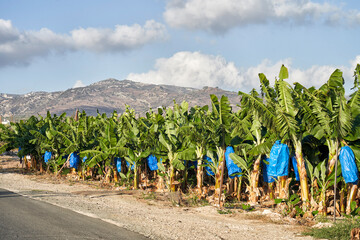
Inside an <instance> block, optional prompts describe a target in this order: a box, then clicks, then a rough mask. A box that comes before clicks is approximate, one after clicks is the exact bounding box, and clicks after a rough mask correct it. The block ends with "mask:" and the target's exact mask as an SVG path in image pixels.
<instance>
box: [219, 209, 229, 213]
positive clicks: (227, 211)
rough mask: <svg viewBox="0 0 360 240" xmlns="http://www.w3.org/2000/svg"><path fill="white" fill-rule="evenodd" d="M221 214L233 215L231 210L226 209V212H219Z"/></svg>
mask: <svg viewBox="0 0 360 240" xmlns="http://www.w3.org/2000/svg"><path fill="white" fill-rule="evenodd" d="M217 211H218V213H219V214H232V211H231V210H229V209H224V210H221V209H219V210H217Z"/></svg>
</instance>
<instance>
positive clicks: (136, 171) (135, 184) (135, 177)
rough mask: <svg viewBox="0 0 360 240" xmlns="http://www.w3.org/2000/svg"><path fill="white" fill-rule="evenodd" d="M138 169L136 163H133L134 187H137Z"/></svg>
mask: <svg viewBox="0 0 360 240" xmlns="http://www.w3.org/2000/svg"><path fill="white" fill-rule="evenodd" d="M139 175H140V174H139V169H138V166H137V163H135V164H134V189H139Z"/></svg>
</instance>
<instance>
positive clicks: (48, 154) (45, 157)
mask: <svg viewBox="0 0 360 240" xmlns="http://www.w3.org/2000/svg"><path fill="white" fill-rule="evenodd" d="M50 159H51V152H48V151H46V152H45V154H44V161H45V163H48V162H49V160H50Z"/></svg>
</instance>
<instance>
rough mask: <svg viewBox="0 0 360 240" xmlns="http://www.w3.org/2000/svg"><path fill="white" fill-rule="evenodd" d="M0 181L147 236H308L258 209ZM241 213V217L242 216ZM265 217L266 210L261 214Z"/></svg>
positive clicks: (7, 176) (21, 178)
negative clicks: (228, 210) (222, 209)
mask: <svg viewBox="0 0 360 240" xmlns="http://www.w3.org/2000/svg"><path fill="white" fill-rule="evenodd" d="M0 187H1V188H4V189H8V190H10V191H13V192H16V193H19V194H21V195H24V196H28V197H30V198H33V199H37V200H40V201H45V202H48V203H51V204H54V205H57V206H60V207H63V208H67V209H70V210H73V211H76V212H79V213H82V214H84V215H87V216H91V217H95V218H100V219H102V220H104V221H107V222H110V223H113V224H115V225H117V226H120V227H124V228H126V229H128V230H131V231H134V232H138V233H140V234H143V235H145V236H147V237H150V238H152V239H247V240H249V239H312V238H311V237H308V236H302V235H301V233H300V231H301V228H300V227H299V226H298V225H295V224H291V223H290V222H287V223H286V224H284V223H282V224H279V221H278V220H279V219H280V218H281V217H280V216H277V215H273V217H274V218H275V219H273V220H271V218H272V216H270V218H268V219H269V220H270V221H268V222H266V221H264V219H263V217H261V215H262V213H261V212H259V213H257V214H258V215H259V217H256V213H252V214H253V216H255V217H253V219H249V218H247V217H246V216H245V213H238V212H234V213H233V214H226V215H221V214H219V213H218V212H217V209H216V208H214V207H212V206H205V207H197V208H181V207H172V206H169V205H165V204H161V203H157V202H153V201H151V200H146V201H145V200H139V199H137V198H135V197H133V196H131V195H129V194H123V193H122V192H121V191H119V190H117V191H109V190H103V189H95V188H94V187H91V186H87V185H85V184H78V183H73V184H72V185H69V184H64V183H61V184H56V183H51V182H44V181H38V180H36V179H34V178H32V177H31V176H28V175H22V174H19V173H15V172H6V171H1V172H0ZM244 216H245V217H244ZM266 217H268V216H266Z"/></svg>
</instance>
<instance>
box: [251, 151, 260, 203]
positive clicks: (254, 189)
mask: <svg viewBox="0 0 360 240" xmlns="http://www.w3.org/2000/svg"><path fill="white" fill-rule="evenodd" d="M260 162H261V155H259V156H258V157H257V159H256V160H255V162H254V168H253V171H252V172H251V177H250V178H251V182H250V197H249V201H250V203H257V202H258V199H259V195H260V192H259V188H258V185H259V175H260Z"/></svg>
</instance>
